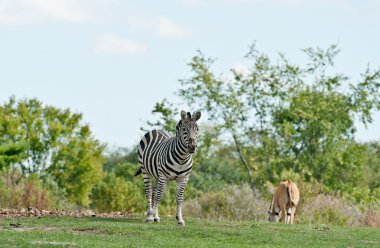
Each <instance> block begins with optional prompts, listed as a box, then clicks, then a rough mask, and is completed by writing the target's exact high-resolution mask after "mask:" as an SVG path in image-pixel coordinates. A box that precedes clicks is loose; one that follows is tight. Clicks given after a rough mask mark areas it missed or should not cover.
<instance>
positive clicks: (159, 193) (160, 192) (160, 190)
mask: <svg viewBox="0 0 380 248" xmlns="http://www.w3.org/2000/svg"><path fill="white" fill-rule="evenodd" d="M165 186H166V179H163V178H159V179H158V183H157V189H156V191H155V194H154V200H153V206H152V209H151V211H150V212H149V215H148V219H151V220H152V221H154V222H160V217H159V216H158V204H159V203H160V201H161V200H162V198H163V197H164V192H165Z"/></svg>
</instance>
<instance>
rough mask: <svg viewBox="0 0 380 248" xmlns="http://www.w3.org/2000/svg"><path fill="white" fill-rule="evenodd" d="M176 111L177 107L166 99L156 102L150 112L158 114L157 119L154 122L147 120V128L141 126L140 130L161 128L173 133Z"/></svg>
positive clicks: (175, 123)
mask: <svg viewBox="0 0 380 248" xmlns="http://www.w3.org/2000/svg"><path fill="white" fill-rule="evenodd" d="M178 113H179V112H178V109H177V108H175V107H174V104H172V103H169V102H168V101H167V100H166V99H164V100H162V101H161V102H157V103H156V105H154V108H153V110H152V114H156V115H158V116H159V117H158V118H159V119H158V120H157V121H156V122H151V121H147V125H148V127H149V128H141V130H142V131H145V132H147V131H148V130H149V129H163V130H165V131H168V132H172V133H175V127H176V125H177V122H178V120H177V119H178V118H177V116H179V114H178Z"/></svg>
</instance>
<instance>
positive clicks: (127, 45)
mask: <svg viewBox="0 0 380 248" xmlns="http://www.w3.org/2000/svg"><path fill="white" fill-rule="evenodd" d="M95 49H96V51H97V52H98V53H105V54H145V53H146V52H147V48H146V46H145V45H143V44H141V43H138V42H135V41H131V40H128V39H125V38H122V37H120V36H118V35H117V34H114V33H107V34H103V35H101V36H100V37H99V38H98V40H97V44H96V48H95Z"/></svg>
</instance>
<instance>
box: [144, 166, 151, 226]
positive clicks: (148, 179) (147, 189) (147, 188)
mask: <svg viewBox="0 0 380 248" xmlns="http://www.w3.org/2000/svg"><path fill="white" fill-rule="evenodd" d="M144 186H145V196H146V200H147V211H146V215H147V218H146V222H147V223H151V222H153V216H151V215H150V213H151V211H152V192H153V191H152V177H151V176H150V175H148V174H146V173H144Z"/></svg>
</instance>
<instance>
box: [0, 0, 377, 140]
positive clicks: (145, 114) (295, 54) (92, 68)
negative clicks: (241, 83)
mask: <svg viewBox="0 0 380 248" xmlns="http://www.w3.org/2000/svg"><path fill="white" fill-rule="evenodd" d="M253 41H256V43H257V48H258V49H259V50H261V51H263V52H265V53H267V54H269V55H271V56H273V58H275V57H274V55H275V54H276V53H277V52H279V51H281V52H284V53H286V55H287V56H288V57H289V58H290V59H291V60H292V61H295V62H298V63H302V62H303V61H304V57H303V54H302V52H301V49H302V48H305V47H310V46H313V47H315V46H319V47H322V48H326V47H328V46H329V45H330V44H332V43H338V44H339V47H340V49H341V50H342V52H341V54H340V55H339V56H338V59H337V61H336V62H337V63H336V68H337V70H338V71H340V72H343V73H345V74H347V75H349V76H351V77H352V78H353V79H355V78H358V76H359V73H360V72H363V71H364V69H365V68H366V65H367V63H370V65H371V66H372V67H373V68H379V66H380V45H379V44H380V0H357V1H354V0H351V1H350V0H319V1H317V0H308V1H307V0H177V1H128V0H124V1H122V0H0V86H1V88H0V101H1V102H4V101H6V100H7V99H8V98H9V97H10V96H11V95H15V96H16V97H17V98H25V97H27V98H31V97H37V98H38V99H40V100H42V101H43V102H44V103H46V104H50V105H54V106H58V107H62V108H67V107H68V108H71V109H72V110H73V111H77V112H81V113H83V114H84V121H85V122H87V123H89V124H90V125H91V128H92V130H93V132H94V134H95V136H96V137H97V138H98V139H100V140H101V141H103V142H107V143H109V144H110V145H111V146H130V145H132V144H135V143H136V142H138V140H139V137H140V135H141V132H140V130H139V128H140V126H142V125H143V124H144V123H145V121H146V120H148V119H150V118H152V116H151V110H152V108H153V106H154V104H155V103H156V102H157V101H160V100H162V99H163V98H168V99H169V100H175V101H177V100H178V99H175V97H174V96H173V92H174V91H176V90H177V89H178V88H179V86H180V84H179V82H178V80H179V79H181V78H186V77H188V76H189V68H188V67H187V65H186V64H187V62H189V61H190V59H191V57H192V56H194V55H195V54H196V50H198V49H200V50H202V51H203V53H204V54H206V55H207V56H211V57H215V58H218V60H217V62H216V65H215V66H216V69H217V70H220V71H223V70H227V69H229V68H231V67H235V66H244V65H245V63H246V62H247V61H245V60H244V59H243V56H244V54H245V53H246V52H247V51H248V46H249V45H250V44H251V43H252V42H253ZM191 111H193V110H191ZM379 127H380V115H379V114H376V117H375V122H374V123H373V124H372V125H371V126H369V128H368V129H364V128H363V127H362V126H358V134H357V138H358V140H361V141H365V140H373V139H377V140H380V131H379Z"/></svg>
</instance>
